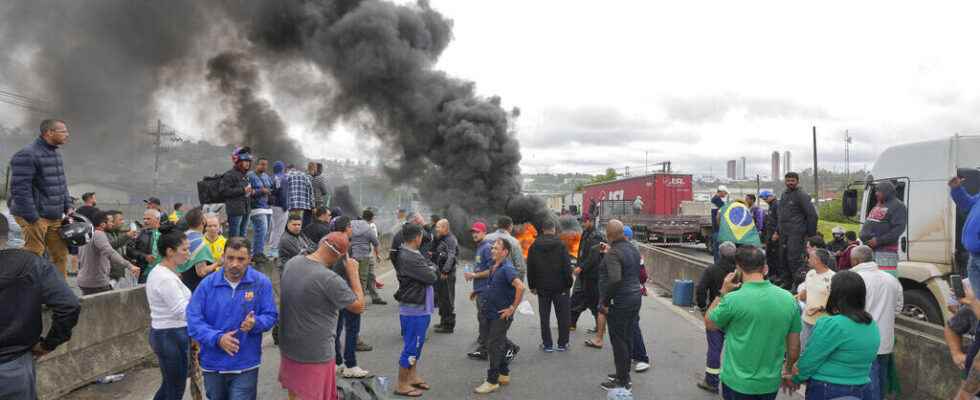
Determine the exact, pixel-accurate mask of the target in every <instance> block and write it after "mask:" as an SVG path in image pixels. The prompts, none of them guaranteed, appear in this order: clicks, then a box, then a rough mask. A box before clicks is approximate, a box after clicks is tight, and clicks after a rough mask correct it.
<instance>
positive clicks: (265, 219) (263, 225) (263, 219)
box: [250, 214, 271, 257]
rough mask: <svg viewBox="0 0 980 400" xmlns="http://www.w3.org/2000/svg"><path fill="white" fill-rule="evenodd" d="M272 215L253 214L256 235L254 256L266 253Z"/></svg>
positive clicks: (253, 247)
mask: <svg viewBox="0 0 980 400" xmlns="http://www.w3.org/2000/svg"><path fill="white" fill-rule="evenodd" d="M270 217H271V215H268V214H260V215H253V216H252V217H251V218H250V219H251V220H252V230H253V231H254V233H255V235H254V237H253V239H252V257H255V256H257V255H259V254H263V255H264V254H265V238H266V237H267V236H268V233H269V218H270Z"/></svg>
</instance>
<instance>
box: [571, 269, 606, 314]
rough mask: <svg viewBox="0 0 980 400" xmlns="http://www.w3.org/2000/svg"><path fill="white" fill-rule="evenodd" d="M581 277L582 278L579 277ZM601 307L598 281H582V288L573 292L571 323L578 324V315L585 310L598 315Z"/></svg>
mask: <svg viewBox="0 0 980 400" xmlns="http://www.w3.org/2000/svg"><path fill="white" fill-rule="evenodd" d="M579 279H581V278H579ZM598 307H599V286H598V283H597V282H594V281H591V280H583V281H582V290H580V291H576V292H574V293H572V300H571V317H570V318H569V323H570V324H571V325H578V317H579V316H581V315H582V313H583V312H585V310H589V311H591V312H592V316H593V317H595V316H596V315H597V312H598V311H597V310H598Z"/></svg>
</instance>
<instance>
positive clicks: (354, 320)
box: [333, 310, 361, 368]
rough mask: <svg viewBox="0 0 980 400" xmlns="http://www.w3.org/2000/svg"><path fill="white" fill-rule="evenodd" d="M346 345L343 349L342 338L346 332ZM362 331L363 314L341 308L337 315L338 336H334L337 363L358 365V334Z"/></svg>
mask: <svg viewBox="0 0 980 400" xmlns="http://www.w3.org/2000/svg"><path fill="white" fill-rule="evenodd" d="M344 332H346V333H345V334H344V336H343V338H344V347H343V351H341V347H340V338H341V336H340V335H341V333H344ZM360 333H361V314H354V313H352V312H350V311H347V310H340V315H339V316H338V317H337V337H336V338H334V341H333V343H334V352H335V354H337V365H340V364H344V365H345V366H347V368H354V367H356V366H357V335H358V334H360Z"/></svg>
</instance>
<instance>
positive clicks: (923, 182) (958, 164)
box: [844, 136, 980, 324]
mask: <svg viewBox="0 0 980 400" xmlns="http://www.w3.org/2000/svg"><path fill="white" fill-rule="evenodd" d="M978 168H980V136H953V137H951V138H947V139H940V140H931V141H926V142H918V143H909V144H902V145H898V146H893V147H890V148H888V149H886V150H885V151H884V152H883V153H881V155H880V156H879V157H878V160H877V161H876V162H875V164H874V167H873V168H872V170H871V175H869V176H868V178H867V181H866V182H865V183H864V191H863V196H861V197H860V199H861V200H860V201H859V200H858V195H857V191H856V190H848V191H847V192H845V194H844V198H845V200H844V203H845V206H844V209H845V210H844V213H845V215H848V216H852V217H853V216H856V215H857V214H858V213H860V216H861V223H862V224H863V223H864V221H865V218H866V215H867V213H868V212H869V211H871V209H872V208H873V207H874V206H875V200H874V199H875V195H874V191H875V188H874V184H875V183H878V182H883V181H891V182H892V183H894V184H895V187H896V193H895V195H896V196H897V197H898V198H899V199H900V200H902V201H903V202H904V203H905V205H906V207H908V225H907V227H906V230H905V234H904V235H903V236H902V237H901V238H900V239H899V249H898V251H899V262H898V277H899V281H901V283H902V288H903V289H904V290H905V309H904V310H903V314H905V315H906V316H908V317H912V318H915V319H919V320H923V321H929V322H933V323H937V324H942V323H943V321H945V320H946V319H947V318H948V317H949V316H950V311H949V310H948V307H946V305H947V299H949V298H950V297H951V290H950V288H949V284H948V280H947V279H948V277H949V275H950V274H952V273H958V274H960V275H963V276H965V275H966V274H965V271H966V261H967V257H968V256H969V254H967V253H966V252H965V251H964V250H963V247H962V245H961V244H960V232H961V231H962V226H963V220H964V219H965V217H966V213H967V212H969V210H957V207H956V204H955V203H953V200H952V198H951V197H950V194H949V187H948V186H947V182H948V181H949V179H950V178H951V177H953V176H956V175H959V176H964V177H966V178H967V179H966V182H969V183H964V187H966V189H967V191H968V192H969V193H970V194H976V193H977V191H978V190H980V170H978ZM848 203H850V206H848Z"/></svg>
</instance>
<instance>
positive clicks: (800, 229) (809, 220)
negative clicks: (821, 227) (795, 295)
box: [777, 172, 817, 292]
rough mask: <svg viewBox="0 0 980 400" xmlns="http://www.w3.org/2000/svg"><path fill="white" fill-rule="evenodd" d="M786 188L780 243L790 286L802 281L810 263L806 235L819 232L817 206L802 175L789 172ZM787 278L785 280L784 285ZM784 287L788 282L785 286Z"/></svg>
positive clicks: (782, 201)
mask: <svg viewBox="0 0 980 400" xmlns="http://www.w3.org/2000/svg"><path fill="white" fill-rule="evenodd" d="M783 181H784V183H786V191H784V192H783V196H782V197H781V198H780V199H779V211H778V212H779V217H778V218H779V222H778V223H779V231H778V232H777V235H778V237H779V244H780V247H781V248H782V250H783V264H782V265H783V267H784V268H785V271H784V272H783V273H784V274H788V275H790V276H791V277H792V281H791V282H790V283H789V284H790V289H791V290H793V291H794V292H795V290H796V287H797V286H799V284H800V283H801V282H803V277H804V275H806V272H807V267H806V262H805V261H804V259H803V255H804V254H805V252H806V249H805V248H804V246H803V243H804V239H806V238H808V237H811V236H814V235H816V234H817V210H816V208H815V207H814V205H813V202H812V200H811V198H810V195H808V194H806V192H804V191H803V189H800V187H799V184H800V175H799V174H797V173H796V172H789V173H787V174H786V176H785V177H784V179H783ZM786 283H787V282H785V281H784V282H783V284H784V285H785V284H786ZM784 287H785V286H784Z"/></svg>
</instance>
